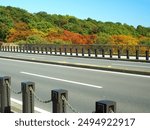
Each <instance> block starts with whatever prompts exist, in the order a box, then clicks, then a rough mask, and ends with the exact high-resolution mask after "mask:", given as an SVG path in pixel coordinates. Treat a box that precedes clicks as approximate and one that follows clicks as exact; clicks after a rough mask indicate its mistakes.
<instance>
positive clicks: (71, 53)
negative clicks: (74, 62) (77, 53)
mask: <svg viewBox="0 0 150 130" xmlns="http://www.w3.org/2000/svg"><path fill="white" fill-rule="evenodd" d="M70 56H72V48H70Z"/></svg>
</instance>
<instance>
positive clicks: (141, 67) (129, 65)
mask: <svg viewBox="0 0 150 130" xmlns="http://www.w3.org/2000/svg"><path fill="white" fill-rule="evenodd" d="M0 56H6V57H10V58H11V57H16V58H22V59H30V60H40V61H46V62H47V61H48V62H49V61H50V62H57V63H66V64H67V63H71V64H76V65H87V66H88V65H89V66H96V67H106V68H114V69H124V70H135V71H142V72H149V73H150V63H144V62H130V61H119V60H105V59H90V58H78V57H65V56H54V55H41V54H27V53H10V52H0Z"/></svg>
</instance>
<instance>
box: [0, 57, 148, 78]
mask: <svg viewBox="0 0 150 130" xmlns="http://www.w3.org/2000/svg"><path fill="white" fill-rule="evenodd" d="M0 60H6V61H13V62H19V63H28V64H35V65H45V66H53V67H60V68H67V69H76V70H81V71H82V70H86V71H92V72H102V73H109V74H117V75H125V76H134V77H142V78H150V76H146V75H140V74H129V73H123V72H113V71H106V70H96V69H88V68H79V67H71V66H64V65H52V64H46V63H35V62H29V61H19V60H12V59H3V58H0ZM81 65H82V64H81Z"/></svg>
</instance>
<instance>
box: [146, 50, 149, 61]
mask: <svg viewBox="0 0 150 130" xmlns="http://www.w3.org/2000/svg"><path fill="white" fill-rule="evenodd" d="M145 53H146V60H149V51H146V52H145Z"/></svg>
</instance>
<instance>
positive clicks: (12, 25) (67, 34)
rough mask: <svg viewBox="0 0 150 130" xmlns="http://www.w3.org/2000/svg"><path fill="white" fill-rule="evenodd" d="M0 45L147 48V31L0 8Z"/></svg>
mask: <svg viewBox="0 0 150 130" xmlns="http://www.w3.org/2000/svg"><path fill="white" fill-rule="evenodd" d="M0 41H2V42H9V43H12V42H14V43H17V44H19V43H31V44H51V43H56V44H128V45H137V44H144V45H150V28H146V27H143V26H141V25H139V26H137V28H135V27H134V26H130V25H127V24H121V23H119V22H118V23H112V22H101V21H96V20H94V19H91V18H87V19H85V20H81V19H78V18H76V17H74V16H69V15H66V16H62V15H57V14H47V13H46V12H38V13H34V14H32V13H29V12H27V11H26V10H23V9H20V8H15V7H10V6H7V7H4V6H0Z"/></svg>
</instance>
